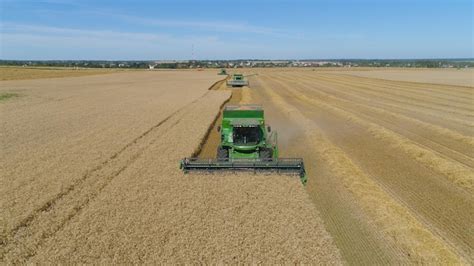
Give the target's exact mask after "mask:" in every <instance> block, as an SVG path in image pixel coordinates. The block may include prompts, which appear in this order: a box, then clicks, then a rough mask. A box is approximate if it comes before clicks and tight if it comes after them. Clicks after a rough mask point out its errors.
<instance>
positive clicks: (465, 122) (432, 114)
mask: <svg viewBox="0 0 474 266" xmlns="http://www.w3.org/2000/svg"><path fill="white" fill-rule="evenodd" d="M290 80H293V81H297V82H305V83H308V84H311V85H314V84H317V85H318V88H319V89H321V88H325V89H330V90H331V91H334V92H336V91H337V93H342V94H345V95H350V97H355V98H358V99H362V100H363V101H364V102H365V103H367V104H370V105H381V106H386V107H391V108H393V109H395V110H398V111H400V110H401V111H411V112H414V113H420V114H423V115H426V116H429V117H433V118H435V119H442V120H446V121H451V122H453V123H457V124H459V125H463V126H467V127H471V128H473V129H470V130H474V122H473V121H470V120H469V119H459V118H458V117H459V116H453V115H450V114H446V113H441V112H436V111H427V110H424V109H420V108H413V106H411V105H408V106H404V107H401V106H400V105H397V104H392V103H389V102H383V101H380V100H378V99H377V100H373V99H374V98H373V97H362V96H361V95H360V94H357V93H351V92H350V91H351V90H347V89H344V90H341V88H340V87H335V86H334V84H332V83H324V82H320V80H311V79H307V80H304V79H301V80H297V79H291V78H290ZM327 92H328V93H329V91H327ZM369 99H370V100H369ZM401 111H400V112H401ZM436 113H439V114H440V115H439V116H435V114H436ZM458 134H459V133H458Z"/></svg>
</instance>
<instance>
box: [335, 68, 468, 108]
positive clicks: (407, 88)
mask: <svg viewBox="0 0 474 266" xmlns="http://www.w3.org/2000/svg"><path fill="white" fill-rule="evenodd" d="M326 76H327V77H331V78H335V79H337V80H339V81H344V82H346V83H349V84H353V83H354V81H356V83H357V84H362V85H364V86H369V87H371V88H385V89H390V90H396V91H398V92H405V93H406V94H407V95H413V96H423V97H426V99H428V100H433V101H440V103H448V104H452V103H456V104H461V105H463V106H464V107H471V105H472V97H473V96H474V95H473V94H472V92H471V93H469V94H461V95H459V94H453V95H452V94H448V95H446V94H439V93H438V91H434V90H431V89H429V88H426V87H433V86H436V85H428V84H420V85H422V86H419V87H418V88H415V89H414V88H413V86H412V85H413V84H405V83H403V82H400V83H398V84H397V83H386V82H383V81H382V80H379V79H371V78H364V77H357V76H350V75H346V74H327V75H326ZM425 86H426V87H425ZM452 87H455V86H454V85H453V86H446V85H445V86H443V88H441V89H444V90H445V91H447V92H448V91H449V90H450V89H452ZM473 92H474V89H473Z"/></svg>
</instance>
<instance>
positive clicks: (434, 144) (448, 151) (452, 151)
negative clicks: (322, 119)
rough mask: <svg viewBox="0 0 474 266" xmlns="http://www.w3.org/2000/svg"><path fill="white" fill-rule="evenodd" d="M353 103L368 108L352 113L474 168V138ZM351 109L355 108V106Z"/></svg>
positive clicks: (342, 100)
mask: <svg viewBox="0 0 474 266" xmlns="http://www.w3.org/2000/svg"><path fill="white" fill-rule="evenodd" d="M274 78H275V79H276V80H280V81H281V80H282V78H279V77H274ZM291 82H293V81H291ZM294 84H300V86H302V87H303V88H305V89H306V90H305V92H308V91H312V92H314V93H318V94H321V93H322V92H321V91H320V90H316V89H315V88H312V87H311V86H310V85H309V84H308V83H302V82H295V83H294ZM325 93H326V92H325ZM323 96H324V97H326V98H328V99H334V100H335V101H338V102H344V101H345V100H344V99H341V98H334V97H333V96H330V95H329V94H325V95H323ZM351 104H352V105H353V107H354V108H355V107H358V108H360V109H366V110H367V111H365V112H362V111H360V112H358V113H354V111H351V113H353V114H356V115H359V116H362V117H363V118H365V119H366V120H368V121H372V122H376V123H377V124H380V125H382V126H384V127H386V128H388V129H390V130H392V131H394V132H397V133H400V134H401V135H403V136H405V137H408V138H409V139H411V140H413V141H415V142H416V143H417V145H420V146H422V147H425V148H428V149H432V150H433V151H435V152H436V153H437V155H439V156H441V157H444V158H446V159H448V158H449V159H452V160H455V161H457V162H459V163H460V164H463V165H465V166H466V167H469V168H474V158H472V156H471V154H472V149H474V146H473V142H474V141H473V139H472V138H468V137H465V136H462V135H459V134H457V133H455V132H449V131H447V132H446V130H445V131H442V130H443V129H442V128H438V127H436V126H432V125H429V124H426V123H424V122H420V121H417V120H414V119H411V118H408V117H406V116H403V115H399V114H395V113H387V112H386V111H385V110H381V109H378V108H374V107H369V106H363V105H359V104H357V103H351ZM360 109H359V110H360ZM345 110H346V111H347V110H348V109H345ZM351 110H353V108H352V109H351ZM375 113H378V114H380V115H385V116H392V120H391V121H389V120H387V119H386V118H383V117H382V118H381V117H376V116H374V115H373V114H375ZM396 119H398V120H400V121H402V122H404V123H405V124H410V123H413V124H415V125H417V126H419V127H421V128H424V129H425V130H432V131H436V132H435V134H437V135H439V136H440V137H439V138H437V139H439V140H445V141H448V140H449V139H451V138H456V139H458V140H460V141H463V142H464V145H458V146H459V147H457V148H453V147H452V146H449V145H448V144H451V143H448V144H446V143H442V142H440V141H436V140H434V139H433V138H428V137H425V136H422V135H421V134H419V133H416V132H413V130H410V129H409V128H413V127H412V126H411V127H410V126H406V125H403V124H401V123H402V122H400V123H393V121H394V120H396ZM429 127H431V128H429ZM403 133H405V134H403ZM407 133H408V136H407ZM420 140H422V141H421V142H420ZM423 142H425V143H423ZM455 144H457V143H455ZM466 145H468V146H467V147H468V148H467V152H469V153H466ZM461 149H462V150H461Z"/></svg>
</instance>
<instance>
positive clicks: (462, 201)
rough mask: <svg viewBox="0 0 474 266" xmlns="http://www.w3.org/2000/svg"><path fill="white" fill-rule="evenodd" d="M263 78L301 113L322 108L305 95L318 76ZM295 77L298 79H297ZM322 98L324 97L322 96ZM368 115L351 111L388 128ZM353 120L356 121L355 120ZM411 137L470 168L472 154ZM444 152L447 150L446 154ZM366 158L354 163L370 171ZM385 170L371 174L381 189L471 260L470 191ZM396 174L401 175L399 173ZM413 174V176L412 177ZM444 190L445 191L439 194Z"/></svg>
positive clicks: (439, 179)
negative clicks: (306, 79) (392, 173)
mask: <svg viewBox="0 0 474 266" xmlns="http://www.w3.org/2000/svg"><path fill="white" fill-rule="evenodd" d="M265 78H266V79H267V80H268V82H271V84H274V85H276V84H278V85H276V86H275V89H276V90H277V91H281V89H282V88H285V91H286V93H287V94H288V96H286V97H287V98H288V99H294V100H297V101H301V103H300V104H295V106H300V105H301V104H303V105H302V106H301V107H300V109H301V111H302V112H309V110H312V109H314V110H315V111H314V112H319V113H321V111H316V110H320V109H319V107H318V105H320V104H319V103H317V102H316V101H315V100H314V99H319V98H320V95H318V94H308V92H310V91H312V90H317V89H319V87H318V86H316V84H319V83H318V82H319V79H318V77H314V80H312V81H310V80H308V81H306V82H304V83H301V82H295V81H294V80H293V81H292V78H293V77H292V75H289V74H285V75H283V76H282V75H276V77H275V76H274V75H269V76H268V77H265ZM298 80H300V79H299V78H298ZM311 83H313V84H311ZM311 85H313V86H311ZM282 86H283V87H282ZM285 86H286V87H285ZM315 86H316V87H315ZM322 99H325V98H324V97H322ZM328 100H329V99H326V100H325V102H324V104H325V105H327V104H331V106H333V107H331V108H330V109H327V111H330V112H331V110H332V109H334V107H337V108H340V107H341V104H342V103H345V104H343V109H342V110H345V109H346V111H347V110H353V108H354V103H349V102H348V101H347V102H334V101H332V100H330V101H328ZM334 100H336V99H334ZM339 100H340V99H339ZM325 105H322V106H321V107H324V106H325ZM303 106H304V107H303ZM349 106H351V107H352V108H349V109H347V107H349ZM321 110H325V109H324V108H323V109H321ZM354 110H355V109H354ZM359 111H360V110H359ZM349 113H352V112H349ZM338 114H339V113H337V112H336V113H335V115H338ZM342 114H343V113H341V115H342ZM369 114H370V113H363V112H362V113H360V112H358V113H352V115H356V116H358V119H361V120H360V121H362V120H366V121H373V122H375V123H377V124H379V125H380V126H382V127H386V128H390V127H389V126H388V125H389V124H391V123H390V122H389V121H388V120H386V119H384V118H380V115H374V113H372V115H369ZM375 114H377V113H375ZM314 115H315V114H313V113H307V116H308V117H312V116H314ZM332 116H333V114H331V115H329V117H332ZM374 117H376V118H374ZM355 121H356V122H357V121H358V120H355ZM331 123H334V122H331ZM395 124H396V123H395ZM329 125H330V124H329ZM360 125H361V126H362V127H361V129H363V128H366V127H365V126H364V125H363V124H360ZM397 125H398V126H400V127H402V129H398V130H399V131H398V132H399V133H401V134H402V135H403V136H405V137H407V136H406V135H405V134H404V133H406V132H409V131H405V129H403V126H401V125H399V124H397ZM328 130H329V129H328ZM330 132H338V131H334V130H331V131H330ZM340 139H343V138H342V137H340ZM411 139H412V141H414V142H415V143H417V144H420V143H419V142H423V141H424V144H426V143H428V144H427V145H426V146H425V145H424V144H422V145H421V146H422V147H425V149H428V150H433V148H434V149H435V150H436V152H437V154H438V155H440V156H441V157H444V156H447V157H446V158H449V159H452V160H454V161H457V160H456V156H458V157H459V156H461V157H463V158H464V163H466V162H467V164H465V166H466V167H467V168H468V169H472V157H470V156H469V155H468V154H463V155H461V154H459V153H456V152H454V151H453V150H452V148H451V147H449V146H448V145H446V144H442V143H439V142H437V141H435V140H433V141H432V142H430V141H431V140H432V139H429V138H427V137H421V136H418V135H417V134H415V135H412V136H411ZM336 140H337V138H336ZM428 140H429V141H428ZM427 141H428V142H427ZM351 142H352V141H351ZM351 142H349V143H351ZM336 143H337V142H336ZM433 143H437V144H434V145H433ZM448 143H449V142H448ZM438 144H439V145H438ZM339 145H341V144H339ZM367 145H369V147H367V149H368V150H369V151H375V150H377V149H376V148H375V147H374V148H370V144H367ZM342 147H344V146H342ZM440 147H442V148H440ZM347 148H348V147H346V148H345V149H347ZM445 152H447V154H446V153H445ZM352 153H354V152H351V154H352ZM356 153H357V152H356ZM359 153H360V152H359ZM453 154H457V155H455V156H454V157H455V158H452V157H453ZM352 156H353V155H351V158H352ZM354 158H356V157H354ZM380 158H383V156H380ZM372 160H374V161H375V162H376V161H377V159H375V158H374V159H372ZM366 161H367V159H364V158H362V161H360V160H359V161H356V162H357V163H358V164H361V163H362V164H361V165H362V167H363V169H364V171H365V172H367V170H369V171H372V170H371V169H367V168H366V167H373V166H369V165H370V163H369V164H367V162H366ZM459 163H463V162H459ZM402 169H403V167H402ZM413 169H415V168H413ZM387 171H388V172H387ZM385 172H386V173H385V174H384V173H383V171H382V172H380V171H379V170H377V171H373V173H372V174H370V176H371V179H373V180H374V181H376V182H377V183H378V184H379V185H380V186H381V187H382V188H384V190H385V191H386V192H387V193H388V194H389V195H391V197H392V198H394V199H397V201H399V202H400V204H402V205H403V206H405V207H406V208H407V209H409V210H410V211H411V212H412V213H413V215H414V216H415V217H416V218H417V219H418V220H419V221H421V222H422V223H423V224H424V225H425V227H426V228H429V230H430V231H431V232H433V233H435V235H437V236H439V237H440V239H443V240H444V241H445V243H446V244H447V245H449V246H450V247H451V248H452V249H453V250H456V252H457V253H458V254H460V255H461V256H462V257H464V258H466V259H467V260H468V261H469V260H472V259H473V258H472V250H473V247H472V244H471V243H472V234H470V233H469V230H468V228H469V221H470V220H472V217H473V216H472V212H471V211H466V210H469V208H470V207H469V206H470V204H472V196H471V194H470V193H468V192H466V191H463V190H459V188H457V187H452V185H451V183H450V182H447V180H445V179H444V178H438V179H436V178H435V179H433V178H431V177H429V178H428V179H426V180H424V181H423V180H422V179H420V178H416V179H413V178H410V177H408V176H405V181H410V182H403V178H402V179H400V178H394V179H387V177H389V176H390V174H389V170H386V171H385ZM387 174H388V175H387ZM398 175H399V176H400V174H398ZM415 176H416V175H415ZM415 176H412V177H415ZM400 177H401V176H400ZM427 177H428V176H427ZM406 178H408V179H406ZM398 179H400V180H398ZM394 181H395V182H394ZM413 181H419V182H418V183H417V182H413ZM426 182H428V183H426ZM435 184H438V185H435ZM436 186H438V188H441V189H442V190H437V189H436ZM415 187H424V189H423V190H421V191H413V188H415ZM443 190H444V192H442V193H440V192H441V191H443ZM436 191H437V192H436ZM438 199H439V200H438ZM471 206H472V205H471ZM466 230H468V231H466Z"/></svg>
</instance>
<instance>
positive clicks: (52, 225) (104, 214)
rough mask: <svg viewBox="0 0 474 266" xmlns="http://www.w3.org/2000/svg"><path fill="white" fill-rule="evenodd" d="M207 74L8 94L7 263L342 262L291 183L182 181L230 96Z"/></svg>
mask: <svg viewBox="0 0 474 266" xmlns="http://www.w3.org/2000/svg"><path fill="white" fill-rule="evenodd" d="M218 78H219V76H217V75H216V74H215V72H214V71H212V72H206V71H202V72H194V71H166V72H164V71H163V72H162V71H160V72H129V73H118V74H110V75H103V76H99V75H98V76H89V77H75V78H61V79H41V80H29V81H4V82H1V83H0V92H2V93H3V92H8V93H18V94H20V95H21V97H15V98H11V99H9V100H7V101H4V102H2V103H0V112H1V114H2V121H1V122H2V125H1V126H2V129H1V133H2V136H1V143H0V144H1V146H2V152H1V154H0V161H1V168H0V171H1V172H0V178H1V179H0V193H1V194H2V195H3V197H2V198H1V199H0V211H1V213H0V217H1V218H0V219H1V220H0V225H1V227H0V228H1V231H0V238H1V239H0V240H1V241H0V256H1V257H0V258H1V259H0V261H1V262H3V263H20V262H33V263H35V262H40V263H45V262H55V263H58V262H59V263H70V262H76V263H78V262H84V263H153V262H169V263H176V262H181V263H183V262H192V261H193V262H196V261H201V262H255V263H256V262H261V261H267V262H293V263H294V262H320V263H323V264H340V262H341V257H340V254H339V251H338V249H337V248H336V247H335V245H334V244H333V241H332V238H331V237H330V236H329V234H328V233H327V231H326V230H325V228H324V226H323V222H322V220H321V218H320V217H319V213H318V211H317V210H316V208H315V205H314V204H312V202H311V199H310V197H309V196H308V194H307V193H306V192H305V190H304V188H303V187H302V186H301V184H300V183H299V180H298V179H296V178H294V177H286V176H273V175H257V176H254V175H246V174H239V175H232V174H229V175H184V174H183V173H182V172H181V171H180V170H179V169H178V161H179V159H180V158H182V157H184V156H189V155H191V154H193V153H195V152H196V149H197V147H198V145H199V143H200V142H201V141H202V138H203V137H204V136H205V134H206V132H207V130H208V127H209V126H210V124H211V123H212V121H213V120H214V119H215V117H216V116H217V115H218V110H219V108H220V107H221V105H222V103H223V102H225V101H226V100H227V99H228V98H229V97H230V93H229V92H225V91H215V90H208V88H209V87H210V86H211V85H212V83H213V82H216V81H217V80H218Z"/></svg>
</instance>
